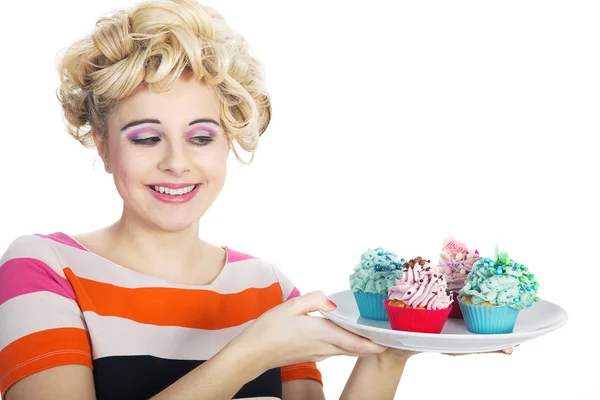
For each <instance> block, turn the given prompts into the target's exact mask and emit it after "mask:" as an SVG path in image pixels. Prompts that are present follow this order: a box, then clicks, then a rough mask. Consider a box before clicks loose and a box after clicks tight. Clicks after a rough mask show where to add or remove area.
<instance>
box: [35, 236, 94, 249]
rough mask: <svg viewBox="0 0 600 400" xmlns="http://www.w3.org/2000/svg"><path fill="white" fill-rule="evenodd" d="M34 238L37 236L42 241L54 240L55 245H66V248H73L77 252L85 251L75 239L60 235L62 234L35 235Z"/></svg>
mask: <svg viewBox="0 0 600 400" xmlns="http://www.w3.org/2000/svg"><path fill="white" fill-rule="evenodd" d="M35 236H38V237H41V238H44V239H50V240H54V241H55V242H57V243H62V244H66V245H67V246H71V247H75V248H77V249H79V250H83V251H87V249H86V248H85V247H83V246H81V245H80V244H79V243H77V242H76V241H75V239H73V238H72V237H71V236H69V235H67V234H65V233H62V232H55V233H52V234H50V235H41V234H36V235H35Z"/></svg>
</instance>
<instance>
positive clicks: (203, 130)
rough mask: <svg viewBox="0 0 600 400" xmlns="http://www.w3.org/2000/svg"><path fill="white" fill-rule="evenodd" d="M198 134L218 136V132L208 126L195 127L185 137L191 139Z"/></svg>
mask: <svg viewBox="0 0 600 400" xmlns="http://www.w3.org/2000/svg"><path fill="white" fill-rule="evenodd" d="M198 134H205V135H206V134H208V135H209V136H210V137H213V138H214V137H216V136H217V135H218V134H219V131H218V130H217V129H215V128H213V127H210V126H203V127H197V128H196V129H193V130H191V131H190V132H189V133H188V134H187V135H186V136H187V138H188V139H189V138H191V137H194V136H198Z"/></svg>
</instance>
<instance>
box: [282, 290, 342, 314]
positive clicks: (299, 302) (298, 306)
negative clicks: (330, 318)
mask: <svg viewBox="0 0 600 400" xmlns="http://www.w3.org/2000/svg"><path fill="white" fill-rule="evenodd" d="M285 304H287V305H288V307H290V308H291V309H292V310H293V311H292V312H293V313H294V314H297V315H303V314H308V313H310V312H314V311H319V310H321V311H325V312H331V311H333V310H335V309H336V307H337V305H336V304H335V303H334V302H332V301H331V300H329V299H328V298H327V296H325V294H324V293H323V292H321V291H316V292H311V293H308V294H305V295H303V296H298V297H295V298H293V299H291V300H288V301H286V303H285Z"/></svg>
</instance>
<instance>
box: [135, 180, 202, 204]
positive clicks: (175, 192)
mask: <svg viewBox="0 0 600 400" xmlns="http://www.w3.org/2000/svg"><path fill="white" fill-rule="evenodd" d="M200 186H202V185H201V184H194V183H158V184H154V185H147V186H146V189H147V190H148V191H149V192H150V194H152V196H154V197H155V198H156V199H157V200H160V201H162V202H164V203H169V204H180V203H186V202H188V201H190V200H191V199H193V198H194V196H195V195H196V193H198V190H199V188H200Z"/></svg>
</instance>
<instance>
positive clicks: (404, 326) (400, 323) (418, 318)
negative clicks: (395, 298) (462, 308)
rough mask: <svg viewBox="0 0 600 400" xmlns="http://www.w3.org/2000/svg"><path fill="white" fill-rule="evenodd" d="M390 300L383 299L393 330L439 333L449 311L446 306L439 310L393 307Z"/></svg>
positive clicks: (450, 307) (450, 308)
mask: <svg viewBox="0 0 600 400" xmlns="http://www.w3.org/2000/svg"><path fill="white" fill-rule="evenodd" d="M389 302H390V300H385V301H384V302H383V303H384V305H385V310H386V311H387V315H388V317H389V319H390V325H391V326H392V329H393V330H395V331H407V332H422V333H440V332H441V331H442V328H443V327H444V324H445V323H446V320H447V319H448V315H449V314H450V311H452V308H453V307H452V304H450V305H449V306H448V308H444V309H441V310H420V309H416V308H412V307H395V306H390V305H389Z"/></svg>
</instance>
